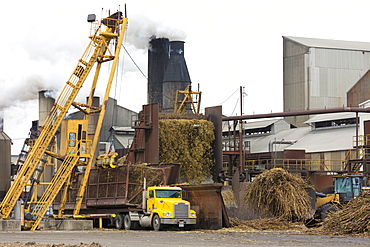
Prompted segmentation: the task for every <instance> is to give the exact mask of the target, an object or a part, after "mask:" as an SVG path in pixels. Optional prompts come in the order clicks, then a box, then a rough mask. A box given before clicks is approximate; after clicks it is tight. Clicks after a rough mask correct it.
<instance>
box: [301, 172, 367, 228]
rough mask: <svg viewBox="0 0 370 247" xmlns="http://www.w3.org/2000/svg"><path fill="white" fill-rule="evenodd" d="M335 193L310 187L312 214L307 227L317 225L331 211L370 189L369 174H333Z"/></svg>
mask: <svg viewBox="0 0 370 247" xmlns="http://www.w3.org/2000/svg"><path fill="white" fill-rule="evenodd" d="M333 184H334V193H332V194H324V193H319V192H317V191H315V190H314V189H312V188H311V189H309V190H308V194H309V195H310V197H311V207H312V214H311V216H310V218H309V219H308V220H307V221H306V226H307V227H315V226H318V225H320V224H319V223H321V222H322V221H324V220H325V218H326V217H327V215H328V213H329V212H330V211H337V210H338V209H339V208H340V207H341V205H343V204H344V203H347V202H349V201H352V200H353V199H355V198H356V197H358V196H359V195H360V194H361V192H362V191H369V190H370V187H369V186H368V185H367V176H366V175H365V174H362V173H355V174H340V175H336V176H333Z"/></svg>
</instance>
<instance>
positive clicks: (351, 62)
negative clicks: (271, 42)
mask: <svg viewBox="0 0 370 247" xmlns="http://www.w3.org/2000/svg"><path fill="white" fill-rule="evenodd" d="M369 66H370V52H368V51H355V50H339V49H331V48H308V47H306V46H304V45H302V44H299V43H295V42H292V41H290V40H288V39H284V111H293V110H311V109H324V108H335V107H343V106H346V105H347V102H346V97H347V96H346V93H347V92H348V91H349V90H350V89H351V87H352V86H353V85H355V83H356V82H357V81H358V80H359V79H360V78H361V77H362V76H363V75H364V74H365V73H366V72H367V71H368V69H369ZM308 118H309V116H302V117H296V118H293V117H290V118H287V119H286V120H287V121H288V122H289V123H292V124H294V125H296V126H304V124H303V122H304V121H305V120H307V119H308Z"/></svg>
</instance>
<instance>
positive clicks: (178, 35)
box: [127, 14, 187, 50]
mask: <svg viewBox="0 0 370 247" xmlns="http://www.w3.org/2000/svg"><path fill="white" fill-rule="evenodd" d="M153 36H154V37H156V38H168V39H169V40H170V41H172V40H185V38H186V36H187V35H186V33H185V31H183V30H179V29H178V28H177V27H175V26H170V25H169V23H168V22H166V23H165V22H164V21H161V20H158V19H156V20H153V19H150V18H149V17H147V16H142V15H140V14H138V15H135V16H133V17H131V18H130V19H129V24H128V31H127V42H128V43H129V44H131V45H133V46H135V47H136V48H137V49H145V50H147V49H148V47H149V41H150V38H151V37H153Z"/></svg>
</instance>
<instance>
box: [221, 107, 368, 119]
mask: <svg viewBox="0 0 370 247" xmlns="http://www.w3.org/2000/svg"><path fill="white" fill-rule="evenodd" d="M337 112H365V113H370V107H367V108H359V107H343V108H331V109H320V110H306V111H290V112H277V113H267V114H253V115H243V116H230V117H223V118H222V121H231V120H244V119H258V118H273V117H293V116H303V115H317V114H325V113H337Z"/></svg>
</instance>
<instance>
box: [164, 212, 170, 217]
mask: <svg viewBox="0 0 370 247" xmlns="http://www.w3.org/2000/svg"><path fill="white" fill-rule="evenodd" d="M163 215H164V217H171V216H172V214H171V213H163Z"/></svg>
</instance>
